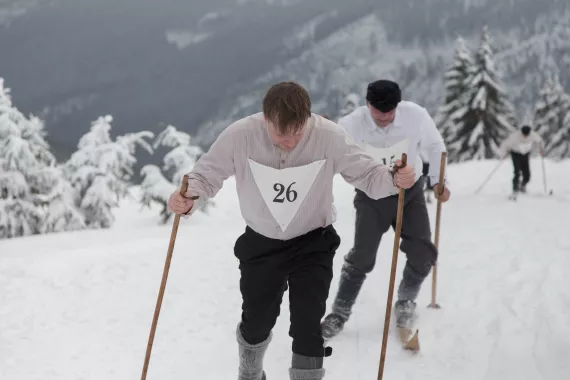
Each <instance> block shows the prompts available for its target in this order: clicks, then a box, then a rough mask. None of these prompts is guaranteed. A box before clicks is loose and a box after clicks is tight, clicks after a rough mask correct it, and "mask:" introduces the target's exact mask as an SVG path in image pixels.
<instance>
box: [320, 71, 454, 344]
mask: <svg viewBox="0 0 570 380" xmlns="http://www.w3.org/2000/svg"><path fill="white" fill-rule="evenodd" d="M338 123H339V124H340V125H341V126H343V127H344V128H345V129H346V131H347V132H348V134H349V135H351V136H352V137H353V138H354V140H355V141H356V143H357V144H360V145H361V146H362V147H365V148H366V150H367V151H369V152H370V153H371V155H372V156H374V157H375V158H376V159H377V160H378V161H380V162H383V163H386V164H388V165H392V164H393V163H394V160H395V159H396V158H397V157H400V156H401V154H402V153H407V155H408V161H409V162H412V163H415V164H416V166H421V165H422V159H421V158H420V156H419V152H420V151H422V150H425V151H426V152H427V156H428V160H429V164H430V165H429V178H430V181H431V183H430V185H431V186H432V187H435V186H437V185H438V181H439V168H440V161H441V154H442V152H444V151H445V145H444V142H443V138H442V137H441V135H440V133H439V131H438V130H437V128H436V126H435V123H434V121H433V119H432V118H431V117H430V115H429V114H428V112H427V111H426V110H425V108H423V107H420V106H419V105H417V104H415V103H412V102H408V101H402V100H401V92H400V87H399V86H398V84H397V83H395V82H392V81H388V80H379V81H376V82H373V83H370V84H369V85H368V89H367V94H366V105H365V106H361V107H358V108H356V109H355V110H354V111H353V112H352V113H350V114H348V115H346V116H344V117H343V118H341V119H340V120H339V121H338ZM421 176H422V174H421V173H417V176H416V183H415V184H414V186H412V187H411V188H410V189H408V190H406V196H405V205H404V218H403V225H402V244H401V249H402V251H403V252H405V253H406V256H407V263H406V266H405V268H404V273H403V278H402V281H401V283H400V286H399V289H398V300H397V302H396V304H395V308H394V310H395V314H396V319H397V325H398V327H404V328H408V327H410V326H409V324H410V322H411V320H412V317H413V316H414V312H415V307H416V304H415V299H416V297H417V295H418V293H419V291H420V287H421V284H422V282H423V281H424V279H425V278H426V277H427V275H428V274H429V272H430V270H431V268H432V266H433V265H434V263H435V262H436V259H437V249H436V248H435V246H434V245H433V243H432V242H431V229H430V222H429V216H428V210H427V207H426V202H425V198H424V194H423V182H424V181H423V179H422V178H421ZM444 186H445V184H444ZM435 196H436V198H440V199H441V201H442V202H446V201H447V200H448V199H449V197H450V192H449V190H448V189H447V187H444V191H443V193H442V194H441V195H437V194H435ZM397 204H398V189H396V188H393V189H392V192H391V193H390V195H389V196H387V197H383V198H382V199H377V200H375V199H371V198H370V197H369V196H368V195H366V194H365V193H363V192H362V191H359V190H356V195H355V197H354V207H355V208H356V222H355V235H354V245H353V248H352V249H351V250H350V251H349V252H348V254H347V255H346V256H345V260H344V265H343V267H342V271H341V275H340V276H339V279H340V280H339V288H338V293H337V295H336V298H335V300H334V303H333V306H332V312H331V313H330V314H329V315H328V316H327V317H326V318H325V319H324V321H323V322H322V324H321V326H322V330H323V336H324V337H325V338H327V339H328V338H332V337H333V336H335V335H336V334H338V333H339V332H340V331H341V330H342V329H343V327H344V324H345V323H346V321H347V320H348V318H349V317H350V315H351V313H352V307H353V305H354V303H355V301H356V298H357V296H358V293H359V292H360V289H361V287H362V284H363V283H364V280H365V278H366V276H367V274H368V273H370V272H371V271H372V269H373V268H374V265H375V263H376V255H377V252H378V247H379V245H380V240H381V238H382V236H383V235H384V233H385V232H386V231H388V229H389V228H390V226H392V227H394V226H395V224H396V214H397Z"/></svg>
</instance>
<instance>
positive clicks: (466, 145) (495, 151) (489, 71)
mask: <svg viewBox="0 0 570 380" xmlns="http://www.w3.org/2000/svg"><path fill="white" fill-rule="evenodd" d="M469 87H470V91H469V93H468V99H469V101H468V103H467V106H466V107H463V108H460V109H458V110H457V111H456V112H455V113H453V114H452V115H451V116H450V118H452V119H453V120H456V123H457V128H456V133H455V136H452V137H451V141H450V144H449V148H450V151H452V152H454V154H453V156H451V157H450V162H451V161H466V160H470V159H477V160H479V159H487V158H495V157H498V156H499V155H500V150H499V147H500V145H501V142H502V141H503V140H504V139H505V138H506V137H507V136H508V135H509V134H510V133H511V132H513V131H514V130H515V126H514V123H515V119H514V109H513V106H512V104H511V103H510V101H509V99H508V97H507V94H506V92H505V90H504V89H503V86H502V84H501V82H500V80H499V75H498V73H497V71H496V69H495V63H494V56H493V50H492V47H491V40H490V38H489V33H488V29H487V27H486V26H485V27H484V28H483V34H482V38H481V45H480V47H479V49H478V51H477V53H476V56H475V70H474V73H473V77H472V78H471V81H470V83H469Z"/></svg>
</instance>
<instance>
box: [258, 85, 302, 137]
mask: <svg viewBox="0 0 570 380" xmlns="http://www.w3.org/2000/svg"><path fill="white" fill-rule="evenodd" d="M263 114H264V115H265V117H266V118H267V120H269V121H271V122H272V123H273V124H274V125H275V126H276V127H277V129H278V131H279V133H280V134H283V135H287V134H294V133H296V132H298V131H299V130H300V129H301V128H303V126H304V125H305V123H306V122H307V120H308V119H309V117H311V98H310V97H309V93H308V92H307V90H305V89H304V88H303V86H301V85H299V84H297V83H294V82H281V83H278V84H275V85H273V86H272V87H271V88H270V89H269V90H268V91H267V93H266V94H265V97H264V98H263Z"/></svg>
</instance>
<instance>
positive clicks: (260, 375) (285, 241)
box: [169, 82, 416, 380]
mask: <svg viewBox="0 0 570 380" xmlns="http://www.w3.org/2000/svg"><path fill="white" fill-rule="evenodd" d="M396 165H398V167H399V165H401V163H400V162H399V161H398V162H397V163H396ZM337 173H340V174H341V176H342V177H343V178H344V179H345V180H346V181H347V182H348V183H350V184H352V185H353V186H355V187H356V188H358V189H359V190H360V191H362V192H363V193H364V194H366V195H367V196H369V197H371V198H372V199H378V198H382V197H385V196H386V195H388V194H389V192H390V191H391V190H393V189H394V184H395V185H396V186H399V187H401V188H409V187H410V186H412V184H413V183H414V178H415V176H416V174H415V171H414V169H413V165H412V164H410V165H408V166H406V167H404V168H399V170H397V171H396V172H395V173H393V172H390V170H389V168H388V166H386V165H382V164H380V163H378V162H377V161H375V160H374V159H373V158H372V157H371V156H370V155H368V154H366V153H365V152H364V151H363V150H362V149H361V148H360V147H359V146H358V145H356V144H355V143H354V142H353V140H352V139H350V138H349V137H348V136H347V134H346V133H345V131H344V130H343V129H342V128H341V127H340V126H339V125H337V124H335V123H334V122H332V121H329V120H326V119H325V118H323V117H321V116H318V115H316V114H313V113H311V100H310V98H309V94H308V93H307V91H306V90H305V89H304V88H303V87H301V86H299V85H298V84H295V83H290V82H287V83H280V84H276V85H274V86H273V87H271V88H270V89H269V91H268V92H267V94H266V95H265V97H264V99H263V112H260V113H256V114H253V115H251V116H248V117H245V118H243V119H241V120H238V121H236V122H234V123H233V124H231V125H230V126H228V127H227V128H226V129H225V130H224V131H223V132H222V133H221V134H220V135H219V136H218V138H217V139H216V141H215V142H214V144H213V145H212V146H211V148H210V149H209V151H208V152H207V153H206V154H204V155H203V156H202V157H201V158H200V159H199V160H198V162H197V163H196V164H195V166H194V168H193V169H192V171H191V172H190V173H189V187H188V192H187V193H186V196H185V197H184V196H182V195H180V194H179V191H177V192H175V193H173V194H172V196H171V197H170V200H169V207H170V209H171V210H172V211H173V212H175V213H177V214H188V213H193V212H194V210H193V205H194V203H193V200H192V199H190V198H191V197H193V196H199V197H202V198H212V197H214V196H215V195H216V194H217V193H218V191H219V190H220V189H221V187H222V185H223V182H224V181H225V180H226V179H227V178H228V177H230V176H233V175H235V177H236V188H237V193H238V198H239V207H240V210H241V212H242V216H243V218H244V220H245V221H246V224H247V226H246V228H245V232H244V233H243V234H242V235H241V236H240V237H239V238H238V239H237V241H236V243H235V246H234V254H235V256H236V257H237V258H238V259H239V262H240V264H239V268H240V272H241V277H240V283H239V285H240V291H241V294H242V299H243V303H242V315H241V322H240V323H239V324H238V326H237V329H236V339H237V342H238V347H239V356H238V357H239V375H238V379H239V380H261V379H265V372H264V371H263V357H264V355H265V352H266V349H267V347H268V345H269V343H270V341H271V338H272V329H273V327H274V325H275V323H276V320H277V317H278V316H279V312H280V305H281V301H282V298H283V294H284V292H285V291H286V290H287V288H289V301H290V303H289V304H290V313H291V325H290V329H289V335H290V336H291V337H292V338H293V345H292V351H293V358H292V364H291V368H290V369H289V376H290V378H291V379H299V380H301V379H307V380H309V379H310V380H319V379H322V378H323V377H324V373H325V370H324V368H323V358H324V357H325V356H328V355H330V352H331V350H330V349H327V348H325V346H324V340H323V337H322V335H321V329H320V322H321V319H322V317H323V316H324V314H325V311H326V306H325V305H326V300H327V297H328V294H329V288H330V282H331V280H332V278H333V271H332V268H333V258H334V255H335V253H336V249H337V248H338V246H339V244H340V238H339V236H338V234H337V233H336V231H335V229H334V228H333V226H332V224H333V223H334V222H335V212H334V207H333V179H334V176H335V175H336V174H337ZM276 376H277V375H276ZM277 377H279V378H281V377H280V376H277Z"/></svg>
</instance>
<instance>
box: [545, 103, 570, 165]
mask: <svg viewBox="0 0 570 380" xmlns="http://www.w3.org/2000/svg"><path fill="white" fill-rule="evenodd" d="M546 154H547V155H548V156H549V157H552V158H554V159H556V160H561V159H564V158H570V112H568V113H567V114H566V117H565V118H564V123H563V124H562V126H561V128H560V129H559V130H557V131H556V132H555V133H554V134H553V135H552V138H551V139H550V144H549V146H548V147H547V151H546Z"/></svg>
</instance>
